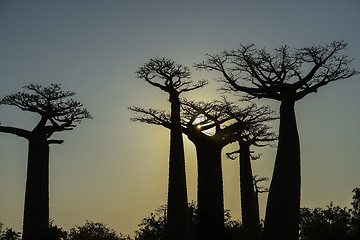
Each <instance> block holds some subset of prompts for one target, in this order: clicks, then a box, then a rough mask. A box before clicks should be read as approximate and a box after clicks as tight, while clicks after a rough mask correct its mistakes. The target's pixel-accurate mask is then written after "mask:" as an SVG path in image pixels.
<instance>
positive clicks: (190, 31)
mask: <svg viewBox="0 0 360 240" xmlns="http://www.w3.org/2000/svg"><path fill="white" fill-rule="evenodd" d="M359 12H360V2H359V1H358V0H343V1H339V0H338V1H335V0H316V1H314V0H304V1H289V0H283V1H277V0H274V1H266V0H256V1H251V0H248V1H241V0H237V1H230V0H229V1H227V0H224V1H213V0H207V1H205V0H198V1H196V0H192V1H188V0H183V1H179V0H178V1H171V0H168V1H165V0H164V1H161V0H153V1H145V0H131V1H130V0H97V1H95V0H61V1H60V0H31V1H26V0H21V1H20V0H19V1H13V0H0V83H1V87H0V97H3V96H5V95H7V94H11V93H15V92H18V91H22V87H23V86H24V85H27V84H30V83H38V84H42V85H44V86H47V85H49V84H51V83H60V84H61V86H62V88H63V89H64V90H69V91H74V92H76V93H77V94H76V96H75V97H74V98H75V99H77V100H80V101H81V102H82V103H83V104H84V106H85V107H86V108H87V109H88V111H89V112H90V113H91V114H92V116H93V117H94V119H93V120H84V121H83V123H82V124H81V125H79V126H78V127H76V128H75V129H74V130H73V131H68V132H62V133H60V134H57V135H56V138H59V139H63V140H64V143H63V144H62V145H51V148H50V218H51V219H53V220H54V223H55V224H56V225H58V226H59V227H62V228H64V229H65V230H69V229H70V228H71V227H74V226H75V225H78V226H81V225H83V224H84V223H85V220H91V221H99V222H104V223H106V224H108V226H109V227H111V228H113V229H115V230H117V231H118V232H121V233H123V234H131V235H133V232H134V231H135V230H136V229H138V226H137V225H138V224H139V223H140V222H141V220H142V219H143V218H144V217H147V216H150V213H151V212H153V211H154V210H155V209H156V208H158V207H159V206H160V205H163V204H166V202H167V181H168V155H169V131H168V130H167V129H165V128H162V127H160V126H153V125H146V124H141V123H138V122H131V121H130V118H131V117H132V116H133V113H132V112H131V111H129V110H128V109H127V108H128V107H129V106H132V105H135V106H139V107H153V108H158V109H165V110H169V107H170V105H169V102H168V96H167V95H166V94H165V93H163V92H161V91H160V90H159V89H157V88H154V87H152V86H150V85H149V84H147V83H146V82H145V81H143V80H141V79H137V78H136V74H135V71H136V70H137V68H138V67H140V66H142V65H143V64H144V63H146V62H147V61H148V60H149V59H150V58H154V57H167V58H170V59H172V60H174V61H175V62H176V63H179V64H182V65H185V66H188V67H190V69H191V71H192V77H193V79H194V80H200V79H208V80H209V85H207V86H206V87H205V88H204V89H201V90H197V91H196V92H193V93H191V94H188V95H186V94H185V95H184V97H187V98H189V99H194V100H212V99H219V98H220V96H221V93H220V92H218V91H216V89H217V88H218V87H219V83H217V82H215V81H214V80H213V79H214V78H216V77H218V75H217V74H216V73H207V72H203V71H197V70H196V69H195V68H193V67H192V66H193V64H194V63H198V62H200V61H202V60H205V59H206V54H207V53H210V54H211V53H212V54H215V53H220V52H221V51H223V50H225V49H228V50H231V49H236V48H238V47H239V44H240V43H241V44H250V43H254V44H255V46H256V47H258V48H266V49H268V50H269V51H271V50H273V49H274V48H277V47H280V46H283V45H288V46H290V47H296V48H301V47H304V46H312V45H324V44H327V43H330V42H332V41H334V40H341V39H343V40H344V41H345V42H347V43H348V47H347V50H346V51H344V52H342V54H346V55H348V56H349V57H350V58H354V59H355V60H354V61H353V64H352V67H354V68H356V69H357V70H358V71H360V29H359V23H360V14H359ZM359 90H360V75H356V76H354V77H352V78H350V79H346V80H342V81H338V82H334V83H332V84H329V85H327V86H325V87H322V88H320V89H319V91H318V92H317V93H313V94H310V95H308V96H306V97H305V98H304V99H302V100H301V101H299V102H297V104H296V114H297V122H298V129H299V134H300V143H301V158H302V197H301V205H302V206H304V207H325V206H326V205H328V204H329V203H330V201H333V203H334V204H335V205H340V206H342V207H345V206H349V207H350V203H351V197H352V192H351V191H352V189H354V188H355V187H360V173H359V172H360V147H359V142H360V141H359V136H360V126H359V123H360V107H359V104H360V94H359ZM265 103H267V104H269V105H271V106H273V107H274V110H276V111H278V107H279V104H278V103H277V102H275V101H273V100H266V101H265ZM38 120H39V116H37V115H35V114H32V113H29V112H21V111H20V110H19V109H17V108H15V107H9V106H0V122H1V124H2V125H3V126H15V127H21V128H25V129H29V130H31V129H32V128H33V127H34V126H35V124H36V123H37V121H38ZM277 125H278V122H275V123H274V127H275V129H276V127H277ZM184 139H185V151H186V168H187V169H186V170H187V187H188V199H189V201H191V200H196V191H197V190H196V185H197V173H196V170H197V169H196V157H195V148H194V146H193V145H192V143H191V142H190V141H189V140H188V139H187V138H186V137H184ZM229 148H231V146H230V147H228V148H225V149H224V151H223V155H225V153H226V149H229ZM253 150H255V151H256V152H257V153H262V157H261V158H260V159H259V160H257V161H255V162H253V172H254V174H257V175H260V176H266V177H271V175H272V170H273V164H274V159H275V151H276V148H271V147H266V148H263V149H253ZM26 164H27V141H26V140H24V139H21V138H19V137H16V136H14V135H10V134H5V133H0V223H4V224H5V227H12V228H14V229H15V230H17V231H21V229H22V215H23V205H24V195H25V179H26ZM222 164H223V175H224V176H223V180H224V198H225V199H224V201H225V208H226V209H230V210H231V215H232V216H233V218H235V219H240V218H241V217H240V216H241V214H240V193H239V167H238V162H237V161H232V160H229V159H226V158H225V156H224V157H223V162H222ZM265 185H266V186H268V185H269V182H268V183H266V184H265ZM284 191H286V189H284ZM266 197H267V195H266V194H263V195H262V196H261V199H260V201H261V206H260V209H261V216H262V217H264V210H265V205H266Z"/></svg>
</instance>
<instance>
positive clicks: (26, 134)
mask: <svg viewBox="0 0 360 240" xmlns="http://www.w3.org/2000/svg"><path fill="white" fill-rule="evenodd" d="M0 132H3V133H10V134H13V135H16V136H19V137H23V138H26V139H29V137H30V131H28V130H24V129H20V128H15V127H7V126H0Z"/></svg>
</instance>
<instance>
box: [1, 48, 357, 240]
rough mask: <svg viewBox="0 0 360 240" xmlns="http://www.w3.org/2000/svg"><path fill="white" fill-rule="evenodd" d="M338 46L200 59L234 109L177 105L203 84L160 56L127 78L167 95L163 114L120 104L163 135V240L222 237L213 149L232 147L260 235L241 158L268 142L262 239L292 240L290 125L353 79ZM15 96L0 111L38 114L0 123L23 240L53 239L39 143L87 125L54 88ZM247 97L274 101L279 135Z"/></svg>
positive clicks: (293, 130) (294, 176) (269, 114)
mask: <svg viewBox="0 0 360 240" xmlns="http://www.w3.org/2000/svg"><path fill="white" fill-rule="evenodd" d="M346 46H347V44H346V43H345V42H344V41H334V42H332V43H330V44H327V45H324V46H311V47H304V48H300V49H290V48H289V47H287V46H283V47H280V48H279V49H275V52H274V53H269V52H267V51H265V50H264V49H260V50H259V49H256V48H255V47H254V46H253V45H246V46H243V45H241V46H240V48H239V49H237V50H233V51H224V52H222V53H220V54H216V55H207V59H206V60H205V61H203V62H201V63H198V64H195V67H196V68H197V69H199V70H206V71H214V72H217V73H219V74H220V79H221V81H222V82H223V83H224V85H223V89H222V90H223V91H224V92H225V93H226V94H231V93H233V92H241V93H243V94H244V97H245V98H247V100H248V101H247V106H246V107H243V108H241V107H239V106H237V105H236V104H235V103H233V102H229V101H228V100H227V98H226V97H223V98H222V99H221V100H218V101H215V100H214V101H211V102H202V101H199V102H196V101H190V100H186V99H183V98H180V94H182V93H184V92H189V91H193V90H196V89H199V88H201V87H203V86H205V85H206V84H207V81H199V82H193V81H192V80H191V78H190V77H191V73H190V70H189V68H187V67H185V66H182V65H179V64H176V63H175V62H173V61H172V60H170V59H166V58H155V59H150V61H149V62H148V63H146V64H145V65H144V66H142V67H140V68H139V69H138V71H137V77H138V78H141V79H143V80H145V81H146V82H148V83H149V84H151V85H152V86H154V87H157V88H159V89H161V90H162V91H165V92H166V93H168V94H169V101H170V103H171V109H170V112H169V113H168V112H166V111H163V110H156V109H152V108H150V109H144V108H139V107H130V109H131V110H133V111H134V112H136V113H138V114H140V115H137V116H135V117H134V118H133V120H135V121H140V122H145V123H149V124H156V125H161V126H163V127H166V128H168V129H169V130H170V157H169V183H168V210H167V227H166V238H167V239H169V240H177V239H179V240H189V239H195V238H197V239H210V240H211V239H224V203H223V183H222V168H221V151H222V149H223V147H224V146H226V145H228V144H230V143H234V142H237V143H238V145H239V150H238V151H235V152H233V153H229V154H230V155H232V154H235V153H239V155H240V157H239V163H240V181H241V184H240V186H241V204H242V205H241V207H242V220H243V224H244V226H245V227H247V228H248V229H249V230H250V231H251V232H253V236H252V238H253V239H259V238H260V234H259V233H260V231H259V228H260V223H259V211H258V203H257V194H256V192H255V191H256V188H254V185H253V174H252V170H251V163H250V159H251V158H252V155H251V151H250V147H251V146H265V145H267V144H268V143H269V142H272V141H274V140H276V139H278V146H277V155H276V160H275V166H274V171H273V176H272V179H271V185H270V190H269V196H268V202H267V208H266V216H265V224H264V232H263V239H265V240H269V239H270V240H272V239H287V240H288V239H293V240H295V239H298V235H299V217H300V213H299V209H300V144H299V137H298V132H297V127H296V118H295V111H294V107H295V102H296V101H298V100H300V99H302V98H303V97H305V96H306V95H307V94H309V93H312V92H316V91H317V89H318V88H319V87H321V86H324V85H326V84H328V83H330V82H333V81H336V80H340V79H347V78H350V77H351V76H353V75H355V74H357V73H358V72H357V71H356V70H355V69H351V68H350V67H349V66H350V64H351V62H352V60H351V59H348V57H347V56H345V55H340V52H341V51H342V50H344V49H345V48H346ZM24 88H25V91H23V92H18V93H15V94H11V95H7V96H5V97H2V98H0V105H9V106H15V107H17V108H19V109H21V110H23V111H28V112H33V113H36V114H38V115H39V116H40V120H39V122H38V124H37V125H36V126H35V127H34V128H33V130H26V129H20V128H17V127H11V126H2V125H1V124H0V132H3V133H9V134H13V135H16V136H19V137H23V138H25V139H26V140H27V141H28V167H27V179H26V192H25V204H24V205H25V207H24V222H23V239H24V240H32V239H55V238H56V236H55V235H56V234H54V233H53V232H52V231H51V229H49V145H50V144H61V143H62V142H63V141H62V140H58V139H52V138H51V137H52V135H53V134H54V133H56V132H63V131H68V130H72V129H73V128H74V127H76V125H77V124H80V123H81V121H82V120H84V119H91V118H92V117H91V115H90V113H89V112H88V111H87V110H86V108H84V107H83V105H82V104H81V103H80V102H78V101H76V100H74V99H72V96H74V93H73V92H68V91H63V90H62V89H61V87H60V85H59V84H51V85H50V86H48V87H43V86H40V85H37V84H30V85H27V86H25V87H24ZM255 98H267V99H273V100H277V101H280V103H281V104H280V117H279V118H280V127H279V133H278V134H277V133H274V132H272V131H271V130H270V127H269V126H268V125H267V124H268V122H269V121H272V120H275V119H277V118H278V117H277V116H275V114H274V112H273V111H272V110H271V109H270V108H269V107H267V106H263V107H257V106H256V104H255V103H253V102H251V101H250V100H253V99H255ZM183 134H185V135H186V136H187V137H188V138H189V139H190V141H192V142H193V143H194V145H195V147H196V152H197V163H198V234H197V236H191V234H190V224H189V216H190V214H189V213H188V200H187V190H186V175H185V157H184V155H185V154H184V147H183Z"/></svg>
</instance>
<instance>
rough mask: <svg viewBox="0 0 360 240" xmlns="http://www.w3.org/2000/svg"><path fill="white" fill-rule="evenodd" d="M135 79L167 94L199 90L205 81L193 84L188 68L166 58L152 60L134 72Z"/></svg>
mask: <svg viewBox="0 0 360 240" xmlns="http://www.w3.org/2000/svg"><path fill="white" fill-rule="evenodd" d="M136 74H137V77H138V78H142V79H144V80H145V81H146V82H148V83H150V84H151V85H152V86H155V87H158V88H160V89H161V90H163V91H165V92H168V93H174V92H177V93H181V92H188V91H191V90H195V89H197V88H201V87H203V86H204V85H206V84H207V81H205V80H201V81H198V82H197V83H193V81H191V80H190V78H191V74H190V70H189V68H188V67H186V66H183V65H180V64H176V63H175V62H174V61H172V60H170V59H167V58H152V59H150V60H149V62H147V63H146V64H144V65H143V66H142V67H140V68H139V69H138V70H137V71H136Z"/></svg>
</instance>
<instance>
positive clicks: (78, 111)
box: [0, 84, 92, 143]
mask: <svg viewBox="0 0 360 240" xmlns="http://www.w3.org/2000/svg"><path fill="white" fill-rule="evenodd" d="M24 89H26V91H23V92H18V93H14V94H10V95H7V96H5V97H3V98H1V99H0V104H2V105H9V106H15V107H18V108H19V109H21V110H23V111H28V112H33V113H37V114H39V115H40V116H41V120H40V122H39V123H38V125H37V126H36V127H35V128H34V130H33V131H36V130H40V129H41V131H45V132H46V136H47V137H50V136H51V135H52V134H53V133H54V132H61V131H64V130H72V129H73V128H74V127H76V124H80V123H81V121H82V120H83V119H92V116H91V115H90V113H89V112H88V111H87V110H86V108H84V107H83V105H82V104H81V103H80V102H79V101H76V100H74V99H72V98H71V97H72V96H74V95H75V93H74V92H69V91H63V90H62V89H61V86H60V84H51V85H50V86H48V87H43V86H41V85H38V84H30V85H27V86H25V87H24ZM48 121H49V122H50V125H46V124H47V122H48ZM0 131H1V132H8V133H13V134H16V135H19V136H22V137H27V136H26V135H27V134H26V130H22V129H16V128H12V127H1V129H0ZM54 143H55V142H54ZM57 143H61V141H59V142H57Z"/></svg>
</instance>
